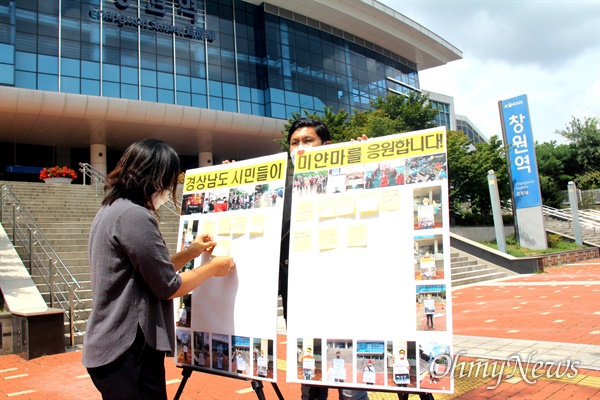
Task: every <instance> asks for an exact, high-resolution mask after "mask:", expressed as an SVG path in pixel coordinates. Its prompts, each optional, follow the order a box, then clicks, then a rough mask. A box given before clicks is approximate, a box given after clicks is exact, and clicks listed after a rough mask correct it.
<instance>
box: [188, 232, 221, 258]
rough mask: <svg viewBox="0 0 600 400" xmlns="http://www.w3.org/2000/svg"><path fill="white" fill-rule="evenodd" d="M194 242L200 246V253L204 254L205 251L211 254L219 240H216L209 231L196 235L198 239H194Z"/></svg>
mask: <svg viewBox="0 0 600 400" xmlns="http://www.w3.org/2000/svg"><path fill="white" fill-rule="evenodd" d="M194 243H195V244H197V245H199V246H200V249H201V250H200V254H202V253H203V252H205V251H206V252H207V253H209V254H211V253H212V251H213V249H214V248H215V246H216V245H217V242H215V241H214V239H213V237H212V236H211V235H210V234H208V233H204V234H202V235H198V236H196V239H194V241H193V242H192V244H194Z"/></svg>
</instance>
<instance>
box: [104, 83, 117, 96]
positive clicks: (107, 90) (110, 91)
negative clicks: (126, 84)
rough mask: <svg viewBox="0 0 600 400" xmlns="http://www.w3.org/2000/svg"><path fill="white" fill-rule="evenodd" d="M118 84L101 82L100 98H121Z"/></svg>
mask: <svg viewBox="0 0 600 400" xmlns="http://www.w3.org/2000/svg"><path fill="white" fill-rule="evenodd" d="M119 86H120V85H119V84H118V83H114V82H106V81H105V82H102V96H103V97H121V94H120V90H119V89H120V88H119Z"/></svg>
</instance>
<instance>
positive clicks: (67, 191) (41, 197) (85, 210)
mask: <svg viewBox="0 0 600 400" xmlns="http://www.w3.org/2000/svg"><path fill="white" fill-rule="evenodd" d="M5 183H6V184H7V185H8V186H9V187H10V189H11V190H12V191H13V192H14V194H15V195H16V196H17V197H18V198H19V200H20V201H21V203H22V204H23V206H24V208H25V209H26V210H27V212H28V213H29V215H30V216H31V217H32V218H33V220H34V221H35V222H36V224H37V226H38V228H39V229H40V231H41V232H42V233H43V235H44V236H45V237H46V239H47V240H48V242H49V243H50V244H51V245H52V247H53V248H54V249H55V251H56V253H57V254H58V255H59V257H60V258H61V259H62V261H63V262H64V264H65V265H66V267H67V269H68V270H69V271H70V272H71V274H72V275H73V277H74V278H75V279H76V280H77V283H78V284H79V285H80V286H81V288H80V289H78V290H77V292H76V293H77V295H78V296H79V298H80V301H79V302H78V303H77V304H76V305H75V326H76V330H75V331H76V332H77V333H76V337H75V344H76V345H81V344H82V343H83V334H84V332H85V327H86V324H87V319H88V317H89V314H90V312H91V304H92V293H91V282H90V266H89V259H88V238H89V232H90V228H91V225H92V221H93V219H94V217H95V215H96V213H97V212H98V210H99V209H100V207H101V203H102V199H103V196H102V195H99V196H96V193H95V190H94V188H93V187H91V186H83V185H73V184H71V185H56V184H45V183H43V182H40V183H37V182H33V183H32V182H0V186H1V185H3V184H5ZM7 218H10V216H4V219H7ZM3 225H4V227H5V229H6V231H7V234H8V235H9V237H12V236H11V234H12V231H11V229H10V228H9V226H8V225H9V224H7V223H4V224H3ZM159 227H160V229H161V232H162V234H163V237H164V238H165V242H166V243H167V246H168V247H169V251H171V252H174V251H175V248H176V243H177V235H178V230H179V216H177V215H174V214H172V213H168V212H163V213H161V219H160V222H159ZM15 249H16V250H17V252H18V253H19V255H20V256H21V258H27V257H26V256H25V252H24V251H23V249H19V248H18V246H17V247H15ZM24 262H25V264H26V265H27V260H24ZM32 279H33V281H34V282H35V283H36V285H37V286H38V289H39V291H40V293H41V294H42V296H43V298H44V300H45V301H46V303H47V304H48V305H50V293H49V287H48V285H47V284H46V283H45V279H44V277H42V276H41V275H40V273H39V271H36V270H34V271H32ZM65 290H68V289H67V288H65ZM67 295H68V294H65V296H67ZM69 330H70V328H69V326H68V323H65V344H68V343H69V338H68V334H69Z"/></svg>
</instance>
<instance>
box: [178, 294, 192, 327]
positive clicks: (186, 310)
mask: <svg viewBox="0 0 600 400" xmlns="http://www.w3.org/2000/svg"><path fill="white" fill-rule="evenodd" d="M179 301H180V304H179V308H178V309H177V318H176V320H175V325H176V326H181V327H183V328H189V327H190V326H191V325H192V295H191V294H186V295H184V296H182V297H180V298H179Z"/></svg>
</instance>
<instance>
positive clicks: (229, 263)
mask: <svg viewBox="0 0 600 400" xmlns="http://www.w3.org/2000/svg"><path fill="white" fill-rule="evenodd" d="M210 266H211V267H212V268H214V269H213V273H214V275H213V276H225V275H227V274H228V273H230V272H231V271H233V269H234V268H235V261H233V257H221V256H218V257H213V258H212V259H211V260H210Z"/></svg>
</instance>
